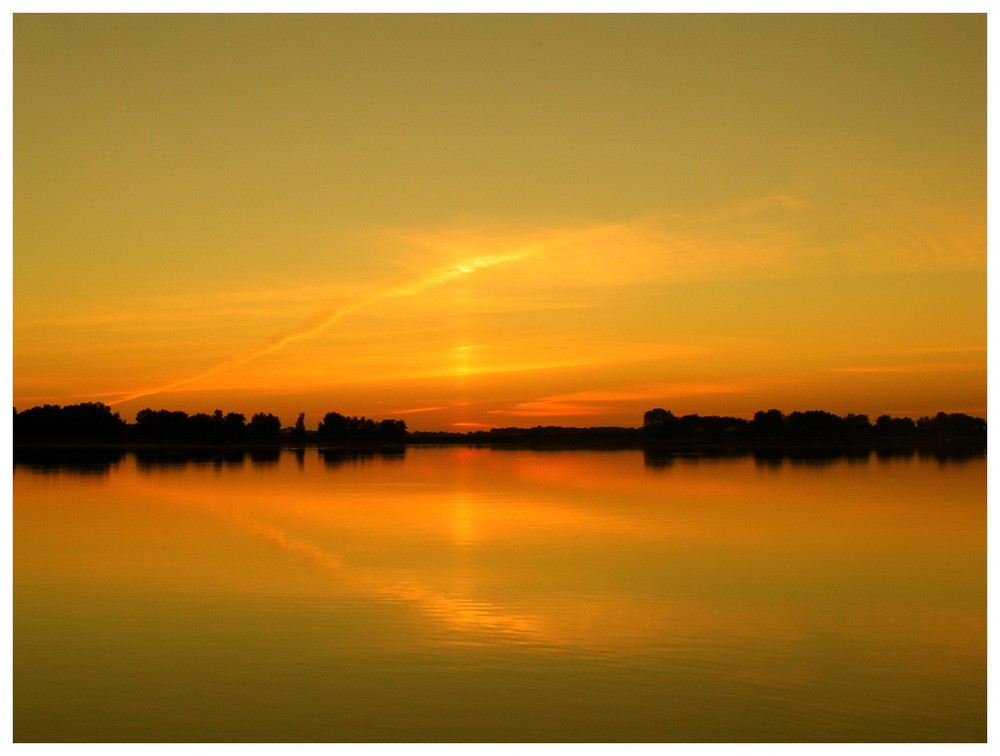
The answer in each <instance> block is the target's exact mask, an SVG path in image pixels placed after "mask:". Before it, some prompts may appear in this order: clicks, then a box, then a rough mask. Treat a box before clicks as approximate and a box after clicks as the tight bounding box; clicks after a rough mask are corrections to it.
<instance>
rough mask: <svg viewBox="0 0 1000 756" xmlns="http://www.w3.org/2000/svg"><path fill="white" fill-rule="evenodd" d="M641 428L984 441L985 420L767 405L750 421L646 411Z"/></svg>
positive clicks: (752, 436) (661, 432) (698, 434)
mask: <svg viewBox="0 0 1000 756" xmlns="http://www.w3.org/2000/svg"><path fill="white" fill-rule="evenodd" d="M642 430H643V432H644V433H645V434H646V435H647V436H648V437H649V438H656V439H688V440H697V439H703V440H705V439H713V440H725V439H747V440H755V441H773V442H781V441H784V442H803V441H809V442H823V441H837V442H849V443H850V442H853V443H863V442H872V441H907V440H909V441H917V440H924V441H927V440H932V441H937V442H949V441H959V440H961V441H982V442H983V443H985V441H986V421H985V420H984V419H982V418H979V417H972V416H971V415H966V414H964V413H961V412H952V413H946V412H938V413H937V414H936V415H935V416H934V417H921V418H919V419H918V420H915V421H914V420H913V419H912V418H909V417H890V416H889V415H881V416H879V417H878V418H877V419H876V421H875V422H874V423H872V422H871V420H869V418H868V415H855V414H853V413H848V414H847V415H845V416H844V417H841V416H839V415H835V414H833V413H832V412H824V411H822V410H808V411H806V412H791V413H789V414H787V415H786V414H784V413H783V412H781V411H780V410H776V409H770V410H767V411H766V412H765V411H760V412H757V413H756V414H754V416H753V419H752V420H744V419H743V418H738V417H719V416H717V415H708V416H701V415H683V416H681V417H677V416H675V415H674V414H673V413H672V412H670V411H669V410H665V409H662V408H659V407H658V408H656V409H651V410H649V411H648V412H646V413H645V414H644V415H643V422H642Z"/></svg>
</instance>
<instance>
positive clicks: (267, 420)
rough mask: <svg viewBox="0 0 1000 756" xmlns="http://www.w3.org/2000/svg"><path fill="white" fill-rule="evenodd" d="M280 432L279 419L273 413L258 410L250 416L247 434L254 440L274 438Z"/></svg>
mask: <svg viewBox="0 0 1000 756" xmlns="http://www.w3.org/2000/svg"><path fill="white" fill-rule="evenodd" d="M280 434H281V420H279V419H278V418H277V417H275V416H274V415H268V414H264V413H263V412H258V413H257V414H256V415H254V416H253V417H252V418H250V424H249V425H248V426H247V435H248V436H249V437H250V438H252V439H253V440H255V441H264V440H268V439H270V440H274V439H276V438H278V436H279V435H280Z"/></svg>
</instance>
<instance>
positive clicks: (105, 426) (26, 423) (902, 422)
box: [14, 402, 986, 447]
mask: <svg viewBox="0 0 1000 756" xmlns="http://www.w3.org/2000/svg"><path fill="white" fill-rule="evenodd" d="M14 441H15V442H17V443H68V442H76V441H83V442H105V443H115V442H121V443H132V442H135V443H181V444H208V445H212V444H248V445H254V444H272V445H274V444H282V443H291V444H307V443H316V444H320V445H333V446H336V445H344V446H367V445H380V444H401V443H416V444H420V443H486V444H499V445H518V444H521V445H523V444H543V445H544V444H549V445H553V444H563V445H567V446H584V445H588V444H590V445H595V446H628V445H632V446H647V445H653V446H664V445H666V446H677V445H684V444H688V445H696V446H705V445H710V446H712V445H714V446H789V445H792V446H796V445H812V446H819V445H823V444H829V445H833V446H843V445H854V446H864V445H868V446H885V445H893V446H906V445H917V446H928V445H938V446H948V445H966V446H982V447H985V445H986V421H985V420H984V419H982V418H978V417H972V416H970V415H966V414H963V413H960V412H953V413H946V412H939V413H937V414H936V415H934V416H933V417H930V416H927V417H921V418H918V419H917V420H913V419H911V418H909V417H890V416H889V415H882V416H880V417H878V418H877V419H876V420H875V422H874V423H872V422H871V420H870V419H869V418H868V416H867V415H856V414H853V413H849V414H847V415H845V416H843V417H841V416H839V415H835V414H833V413H831V412H824V411H822V410H809V411H805V412H798V411H797V412H791V413H789V414H787V415H786V414H784V413H783V412H781V411H780V410H777V409H770V410H766V411H763V410H762V411H760V412H757V413H756V414H755V415H754V416H753V419H751V420H747V419H744V418H739V417H722V416H718V415H681V416H676V415H674V414H673V412H671V411H669V410H665V409H663V408H660V407H657V408H655V409H651V410H648V411H647V412H646V413H645V414H644V415H643V423H642V426H641V427H639V428H626V427H599V428H565V427H560V426H535V427H533V428H494V429H491V430H489V431H471V432H467V433H451V432H427V431H423V432H408V431H407V428H406V422H405V421H404V420H392V419H386V420H380V421H376V420H372V419H369V418H365V417H350V416H346V415H342V414H340V413H339V412H328V413H326V415H324V416H323V420H322V421H321V422H320V423H319V425H318V427H317V429H316V430H315V431H310V430H307V429H306V427H305V413H300V414H299V416H298V418H297V420H296V422H295V424H294V425H293V426H290V427H282V425H281V421H280V420H279V419H278V417H276V416H275V415H272V414H269V413H265V412H258V413H256V414H254V415H253V416H252V417H251V418H250V421H249V422H247V420H246V417H245V416H244V415H242V414H239V413H236V412H229V413H223V412H222V410H215V412H214V413H213V414H206V413H203V412H199V413H197V414H195V415H188V414H187V413H186V412H182V411H171V410H165V409H161V410H153V409H149V408H146V409H143V410H140V411H139V412H138V413H137V414H136V416H135V422H133V423H128V422H126V421H125V420H123V419H122V417H121V416H120V415H119V414H118V413H117V412H112V410H111V408H110V407H109V406H107V405H105V404H102V403H101V402H93V403H90V402H88V403H83V404H73V405H67V406H64V407H60V406H59V405H50V404H45V405H42V406H39V407H32V408H31V409H27V410H24V411H23V412H18V411H17V409H16V408H15V409H14Z"/></svg>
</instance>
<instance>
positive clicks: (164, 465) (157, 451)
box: [134, 447, 277, 472]
mask: <svg viewBox="0 0 1000 756" xmlns="http://www.w3.org/2000/svg"><path fill="white" fill-rule="evenodd" d="M276 451H277V450H276ZM134 454H135V463H136V466H137V467H138V468H139V470H141V471H146V472H150V471H157V470H167V469H171V468H184V467H187V466H188V465H192V466H195V467H206V466H211V467H214V468H216V469H221V468H223V467H242V466H243V464H244V461H245V458H246V452H245V451H244V450H243V449H228V448H224V447H219V448H210V447H204V448H189V449H169V448H144V449H136V450H135V452H134Z"/></svg>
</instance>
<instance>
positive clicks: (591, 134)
mask: <svg viewBox="0 0 1000 756" xmlns="http://www.w3.org/2000/svg"><path fill="white" fill-rule="evenodd" d="M14 167H15V176H14V281H13V283H14V404H15V406H16V407H17V408H18V409H26V408H27V407H29V406H32V405H35V404H41V403H45V402H48V403H59V404H68V403H76V402H79V401H96V400H100V401H105V402H108V403H115V404H114V406H115V409H116V410H118V411H120V412H121V413H122V415H123V416H124V417H125V418H126V419H128V420H132V419H133V418H134V416H135V413H136V412H137V411H138V410H140V409H142V408H144V407H147V406H149V407H153V408H161V407H163V408H168V409H182V410H185V411H188V412H198V411H210V410H212V409H215V408H221V409H223V410H226V411H238V412H244V413H246V414H248V415H249V414H252V413H254V412H258V411H268V412H273V413H275V414H278V415H279V416H280V417H281V420H282V422H283V423H284V424H286V425H288V424H291V423H292V422H294V420H295V417H296V415H297V414H298V412H300V411H304V412H306V415H307V426H309V427H314V426H315V423H316V422H317V421H318V420H319V419H320V418H321V417H322V415H323V414H324V413H325V412H327V411H331V410H336V411H339V412H342V413H344V414H364V415H367V416H370V417H376V418H379V417H402V418H405V419H406V421H407V423H408V425H409V426H410V427H411V428H414V429H447V428H452V427H458V428H478V427H492V426H509V425H538V424H543V425H545V424H560V425H613V424H621V425H637V424H639V423H641V418H642V413H643V411H645V410H646V409H649V408H651V407H656V406H662V407H666V408H669V409H672V410H673V411H674V412H675V413H678V414H681V413H688V412H699V413H702V414H709V413H716V414H734V415H743V416H748V415H752V413H753V412H755V411H756V410H758V409H767V408H770V407H778V408H780V409H783V410H785V411H792V410H795V409H803V410H804V409H826V410H830V411H834V412H840V413H845V412H866V413H869V414H871V415H872V416H873V417H874V416H876V415H879V414H882V413H890V414H892V413H896V414H904V415H910V416H918V415H922V414H932V413H934V412H937V411H939V410H945V411H957V412H969V413H972V414H978V415H983V416H984V415H985V412H986V22H985V15H961V16H959V15H951V16H921V15H893V16H877V15H863V16H862V15H838V16H823V15H805V16H780V15H779V16H742V15H740V16H735V15H734V16H697V15H696V16H675V15H657V16H634V15H631V16H573V15H569V16H449V15H439V16H338V15H330V16H319V17H312V16H282V15H276V16H185V15H177V16H156V15H137V16H121V15H102V16H87V15H83V16H69V15H24V14H21V15H17V16H15V20H14Z"/></svg>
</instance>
